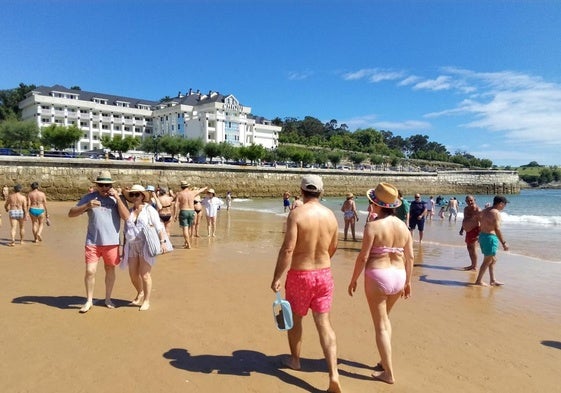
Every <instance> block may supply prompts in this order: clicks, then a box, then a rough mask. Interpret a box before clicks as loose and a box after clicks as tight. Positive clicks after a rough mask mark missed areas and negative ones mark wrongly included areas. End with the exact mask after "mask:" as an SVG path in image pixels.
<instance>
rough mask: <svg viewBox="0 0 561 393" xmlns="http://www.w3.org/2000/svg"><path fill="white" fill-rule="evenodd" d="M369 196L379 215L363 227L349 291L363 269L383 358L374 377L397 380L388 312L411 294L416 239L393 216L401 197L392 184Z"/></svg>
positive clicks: (351, 291)
mask: <svg viewBox="0 0 561 393" xmlns="http://www.w3.org/2000/svg"><path fill="white" fill-rule="evenodd" d="M366 196H367V197H368V199H369V200H370V202H371V205H372V210H373V212H374V213H376V215H377V216H376V219H375V220H373V221H370V222H368V223H366V226H365V228H364V237H363V239H362V249H361V250H360V253H359V254H358V256H357V258H356V262H355V268H354V272H353V276H352V278H351V282H350V284H349V288H348V291H349V295H351V296H353V293H354V292H355V291H356V287H357V280H358V278H359V277H360V274H361V273H362V270H364V290H365V293H366V300H367V301H368V306H369V307H370V314H371V315H372V321H373V322H374V330H375V332H376V345H377V347H378V352H379V353H380V357H381V361H380V362H379V363H378V364H377V365H376V369H377V370H375V372H374V373H373V374H372V376H373V377H374V378H376V379H379V380H381V381H384V382H387V383H394V382H395V378H394V372H393V366H392V356H391V354H392V349H391V336H392V327H391V323H390V319H389V313H390V311H391V309H392V307H393V306H394V304H395V303H396V302H397V300H398V299H399V298H400V297H405V298H408V297H409V296H411V273H412V270H413V241H412V239H411V232H410V231H409V229H408V228H407V226H406V225H405V223H404V222H403V221H402V220H400V219H399V218H397V217H396V216H395V215H394V209H395V208H396V207H398V206H399V205H401V200H400V199H399V198H398V191H397V189H396V188H395V187H394V186H393V185H391V184H389V183H380V184H378V186H377V187H376V188H375V189H371V190H368V192H367V193H366Z"/></svg>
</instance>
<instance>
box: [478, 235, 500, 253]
mask: <svg viewBox="0 0 561 393" xmlns="http://www.w3.org/2000/svg"><path fill="white" fill-rule="evenodd" d="M479 247H480V248H481V252H482V253H483V255H485V256H486V257H494V256H495V255H497V251H498V250H499V238H498V237H497V235H495V234H493V233H480V234H479Z"/></svg>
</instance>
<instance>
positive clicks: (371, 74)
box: [343, 68, 404, 83]
mask: <svg viewBox="0 0 561 393" xmlns="http://www.w3.org/2000/svg"><path fill="white" fill-rule="evenodd" d="M403 77H404V73H403V72H402V71H391V70H390V71H388V70H381V69H378V68H363V69H361V70H358V71H354V72H348V73H346V74H343V79H344V80H346V81H352V80H360V79H365V80H367V81H368V82H371V83H378V82H382V81H388V80H397V79H401V78H403Z"/></svg>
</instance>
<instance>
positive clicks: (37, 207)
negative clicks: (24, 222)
mask: <svg viewBox="0 0 561 393" xmlns="http://www.w3.org/2000/svg"><path fill="white" fill-rule="evenodd" d="M27 204H28V206H29V217H31V230H32V232H33V243H37V242H41V241H43V237H42V234H43V226H44V224H45V221H46V220H48V218H49V212H48V211H47V197H46V196H45V193H44V192H43V191H39V183H37V182H33V183H31V192H30V193H29V194H27Z"/></svg>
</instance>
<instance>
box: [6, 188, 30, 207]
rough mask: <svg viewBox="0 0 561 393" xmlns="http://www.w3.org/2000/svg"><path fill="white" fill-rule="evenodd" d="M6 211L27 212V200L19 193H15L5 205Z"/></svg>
mask: <svg viewBox="0 0 561 393" xmlns="http://www.w3.org/2000/svg"><path fill="white" fill-rule="evenodd" d="M5 207H6V211H8V210H24V211H25V210H26V208H27V200H26V199H25V197H24V196H23V195H21V194H20V193H19V192H16V193H13V194H11V195H10V196H8V200H7V201H6V204H5Z"/></svg>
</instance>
